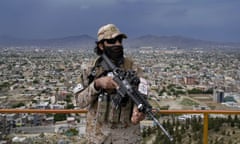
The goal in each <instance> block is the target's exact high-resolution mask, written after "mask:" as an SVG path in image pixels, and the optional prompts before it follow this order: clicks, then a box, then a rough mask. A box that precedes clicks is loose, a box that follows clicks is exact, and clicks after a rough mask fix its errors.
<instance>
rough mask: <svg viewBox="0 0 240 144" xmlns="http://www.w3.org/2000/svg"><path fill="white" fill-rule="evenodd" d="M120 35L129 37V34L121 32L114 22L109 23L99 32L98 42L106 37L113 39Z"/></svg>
mask: <svg viewBox="0 0 240 144" xmlns="http://www.w3.org/2000/svg"><path fill="white" fill-rule="evenodd" d="M120 35H121V36H122V37H123V38H127V35H126V34H124V33H121V32H120V30H119V29H118V28H117V27H116V26H115V25H114V24H107V25H104V26H102V27H100V28H99V30H98V33H97V36H98V42H100V41H102V40H104V39H113V38H115V37H117V36H120Z"/></svg>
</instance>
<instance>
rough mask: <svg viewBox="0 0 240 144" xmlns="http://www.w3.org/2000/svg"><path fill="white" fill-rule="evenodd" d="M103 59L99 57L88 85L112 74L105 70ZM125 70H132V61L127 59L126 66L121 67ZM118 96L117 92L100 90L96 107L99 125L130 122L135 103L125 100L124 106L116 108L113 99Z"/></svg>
mask: <svg viewBox="0 0 240 144" xmlns="http://www.w3.org/2000/svg"><path fill="white" fill-rule="evenodd" d="M103 65H104V63H102V58H101V57H99V58H98V59H97V60H96V61H95V64H94V67H93V68H92V69H91V72H90V74H89V75H88V83H89V84H90V83H91V82H93V81H94V80H95V79H97V78H99V77H102V76H107V75H109V74H111V71H109V70H105V69H104V66H103ZM120 67H121V68H122V69H124V70H129V69H131V68H132V61H131V60H129V59H128V58H125V60H124V64H123V65H121V66H120ZM115 95H116V91H115V90H100V92H99V93H98V98H97V100H96V101H95V103H94V105H96V107H97V110H96V111H97V113H96V120H97V122H99V123H104V122H110V123H112V124H115V123H121V124H124V125H126V124H127V123H129V122H130V119H131V115H132V109H133V102H132V101H131V100H130V99H126V100H124V104H122V105H121V106H120V107H118V108H116V107H115V106H114V105H113V102H112V101H113V98H114V96H115Z"/></svg>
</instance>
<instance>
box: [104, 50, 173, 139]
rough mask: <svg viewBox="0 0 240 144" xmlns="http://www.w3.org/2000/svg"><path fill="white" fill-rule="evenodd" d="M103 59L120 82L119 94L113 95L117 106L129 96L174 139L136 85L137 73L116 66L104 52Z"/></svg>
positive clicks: (106, 66) (113, 100) (116, 80)
mask: <svg viewBox="0 0 240 144" xmlns="http://www.w3.org/2000/svg"><path fill="white" fill-rule="evenodd" d="M101 57H102V59H103V61H102V62H103V63H102V64H103V67H104V68H105V69H107V70H108V71H111V72H112V74H113V80H114V81H115V82H116V83H117V84H118V86H119V88H117V90H116V92H117V96H115V97H113V99H112V102H113V104H114V105H115V107H116V108H119V106H121V105H122V104H123V103H124V101H125V100H126V99H128V98H129V97H130V98H131V99H132V101H133V102H134V103H135V104H136V105H137V108H138V110H139V111H140V112H143V113H145V114H147V115H148V116H149V117H150V118H151V119H152V120H153V121H154V122H155V123H156V124H157V125H158V127H160V128H161V130H162V131H163V132H164V134H165V135H166V136H167V137H168V138H169V140H170V141H173V137H172V136H171V135H170V134H169V133H168V132H167V131H166V130H165V128H164V127H163V126H162V125H161V124H160V122H159V121H158V120H157V118H156V117H155V116H154V115H153V112H152V106H151V105H150V104H149V103H148V101H147V100H146V99H145V98H146V95H144V94H142V93H140V92H139V91H138V89H137V88H136V87H134V85H138V84H139V82H140V80H139V78H138V77H137V76H136V74H135V73H134V72H132V71H127V72H126V71H123V70H121V69H120V68H118V67H116V66H115V65H114V64H113V63H112V62H111V60H110V59H109V58H108V57H107V56H106V55H105V54H104V53H103V54H102V55H101Z"/></svg>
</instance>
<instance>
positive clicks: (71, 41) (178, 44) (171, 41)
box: [0, 35, 240, 49]
mask: <svg viewBox="0 0 240 144" xmlns="http://www.w3.org/2000/svg"><path fill="white" fill-rule="evenodd" d="M95 41H96V39H95V38H93V37H91V36H89V35H80V36H69V37H63V38H54V39H38V40H26V39H18V38H13V37H10V36H0V47H8V46H12V47H14V46H15V47H30V48H31V47H40V48H64V49H89V48H94V47H95ZM124 46H125V47H127V48H139V47H153V48H178V49H191V48H202V49H240V43H231V42H228V43H227V42H225V43H224V42H213V41H204V40H197V39H192V38H186V37H182V36H155V35H145V36H141V37H137V38H128V39H127V40H126V41H125V42H124Z"/></svg>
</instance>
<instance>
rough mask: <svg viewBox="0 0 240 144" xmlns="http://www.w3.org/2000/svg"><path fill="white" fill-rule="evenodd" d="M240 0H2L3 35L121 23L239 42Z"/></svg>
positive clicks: (140, 31) (44, 34) (50, 34)
mask: <svg viewBox="0 0 240 144" xmlns="http://www.w3.org/2000/svg"><path fill="white" fill-rule="evenodd" d="M239 15H240V0H0V36H1V35H8V36H14V37H18V38H28V39H29V38H30V39H36V38H43V39H47V38H58V37H66V36H75V35H82V34H87V35H90V36H93V37H96V33H97V31H98V28H99V27H100V26H101V25H103V24H106V23H114V24H116V25H117V26H118V27H119V28H120V30H121V31H122V32H125V33H126V34H127V35H128V36H129V37H132V38H134V37H138V36H142V35H149V34H150V35H158V36H175V35H178V36H184V37H190V38H196V39H202V40H213V41H228V42H240V16H239Z"/></svg>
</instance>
